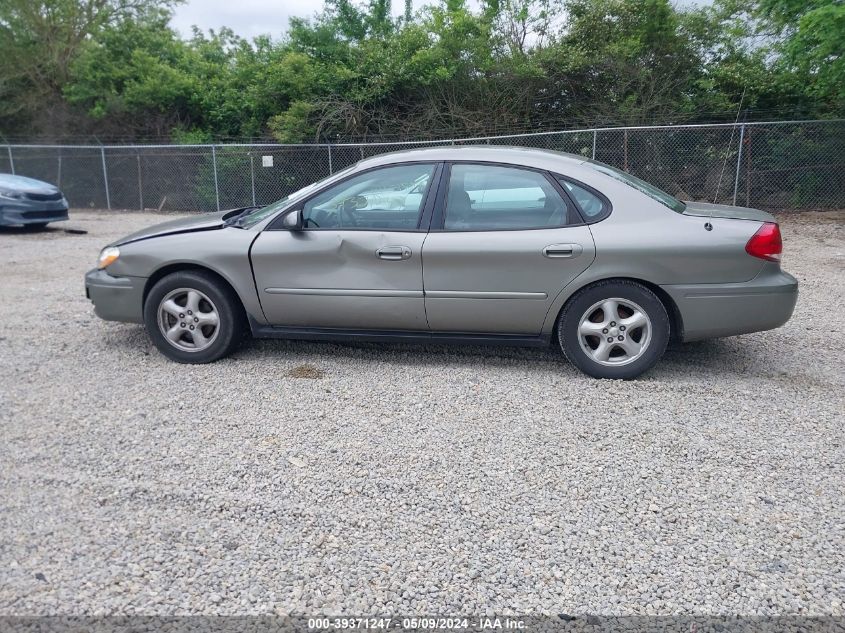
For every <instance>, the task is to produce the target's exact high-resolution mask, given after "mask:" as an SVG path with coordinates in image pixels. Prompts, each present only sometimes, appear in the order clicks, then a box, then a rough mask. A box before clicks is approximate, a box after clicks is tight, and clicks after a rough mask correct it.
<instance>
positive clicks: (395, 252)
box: [376, 246, 411, 261]
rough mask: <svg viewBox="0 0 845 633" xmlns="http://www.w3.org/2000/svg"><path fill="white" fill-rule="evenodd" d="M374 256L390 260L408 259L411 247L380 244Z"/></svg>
mask: <svg viewBox="0 0 845 633" xmlns="http://www.w3.org/2000/svg"><path fill="white" fill-rule="evenodd" d="M376 257H378V258H379V259H387V260H390V261H401V260H403V259H410V258H411V249H410V248H409V247H408V246H382V247H381V248H380V249H378V250H377V251H376Z"/></svg>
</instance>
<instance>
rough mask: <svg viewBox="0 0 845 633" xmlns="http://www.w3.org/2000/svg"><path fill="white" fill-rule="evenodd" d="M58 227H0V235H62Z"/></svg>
mask: <svg viewBox="0 0 845 633" xmlns="http://www.w3.org/2000/svg"><path fill="white" fill-rule="evenodd" d="M61 232H62V229H60V228H58V227H52V226H50V225H47V226H37V227H32V226H0V235H38V234H39V233H61Z"/></svg>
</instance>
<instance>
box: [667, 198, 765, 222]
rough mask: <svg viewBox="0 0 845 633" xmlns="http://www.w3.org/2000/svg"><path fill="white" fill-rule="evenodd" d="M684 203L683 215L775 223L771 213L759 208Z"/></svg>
mask: <svg viewBox="0 0 845 633" xmlns="http://www.w3.org/2000/svg"><path fill="white" fill-rule="evenodd" d="M684 204H686V205H687V208H686V209H684V215H694V216H697V217H705V218H707V217H710V218H729V219H732V220H754V221H756V222H774V223H777V220H776V219H775V217H774V216H773V215H772V214H770V213H766V212H765V211H760V210H759V209H749V208H748V207H732V206H730V205H728V204H710V203H708V202H685V203H684Z"/></svg>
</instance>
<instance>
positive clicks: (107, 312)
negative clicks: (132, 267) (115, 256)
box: [85, 269, 147, 323]
mask: <svg viewBox="0 0 845 633" xmlns="http://www.w3.org/2000/svg"><path fill="white" fill-rule="evenodd" d="M146 281H147V280H146V279H145V278H143V277H112V276H111V275H109V274H108V273H107V272H106V271H104V270H98V269H94V270H90V271H88V273H87V274H86V275H85V296H86V297H88V299H90V300H91V302H92V303H93V304H94V314H96V315H97V316H98V317H100V318H101V319H104V320H106V321H124V322H128V323H143V322H144V284H145V283H146Z"/></svg>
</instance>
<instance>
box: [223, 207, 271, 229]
mask: <svg viewBox="0 0 845 633" xmlns="http://www.w3.org/2000/svg"><path fill="white" fill-rule="evenodd" d="M261 208H262V207H261V206H260V205H255V206H252V207H244V208H243V209H242V210H241V211H240V213H238V214H237V215H233V216H232V217H230V218H226V221H225V222H224V223H223V225H224V226H240V221H241V219H243V218H244V216H246V215H248V214H249V212H250V211H255V210H256V209H261Z"/></svg>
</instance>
